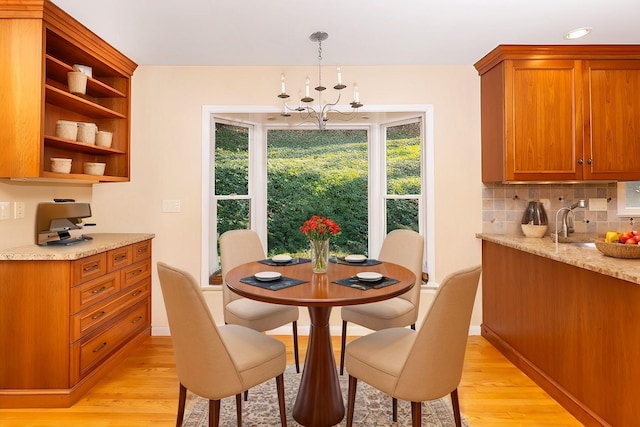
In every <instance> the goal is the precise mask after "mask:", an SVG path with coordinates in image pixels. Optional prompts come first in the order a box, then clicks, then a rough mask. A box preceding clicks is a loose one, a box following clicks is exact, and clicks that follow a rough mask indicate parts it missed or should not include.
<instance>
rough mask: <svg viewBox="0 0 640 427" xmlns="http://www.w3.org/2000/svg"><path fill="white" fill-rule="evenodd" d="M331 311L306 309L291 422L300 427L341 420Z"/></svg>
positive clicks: (318, 426)
mask: <svg viewBox="0 0 640 427" xmlns="http://www.w3.org/2000/svg"><path fill="white" fill-rule="evenodd" d="M330 314H331V307H309V317H310V318H311V331H310V332H309V346H308V347H307V356H306V359H305V362H304V370H303V371H302V379H301V380H300V388H299V390H298V396H297V397H296V403H295V405H294V406H293V418H294V419H295V420H296V421H297V422H298V423H300V424H302V425H303V426H308V427H330V426H335V425H336V424H339V423H340V421H342V419H343V418H344V402H343V400H342V392H341V391H340V381H339V380H338V371H337V370H336V361H335V359H334V356H333V348H332V345H331V333H330V330H329V315H330Z"/></svg>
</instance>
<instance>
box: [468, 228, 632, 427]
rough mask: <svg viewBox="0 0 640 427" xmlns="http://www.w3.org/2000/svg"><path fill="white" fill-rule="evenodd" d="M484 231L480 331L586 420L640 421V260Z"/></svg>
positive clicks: (589, 422)
mask: <svg viewBox="0 0 640 427" xmlns="http://www.w3.org/2000/svg"><path fill="white" fill-rule="evenodd" d="M478 238H481V239H482V240H483V242H482V269H483V270H482V300H483V323H482V335H483V336H484V337H485V338H487V339H488V340H489V341H490V342H491V343H492V344H493V345H494V346H495V347H496V348H498V349H499V350H500V351H501V352H502V353H503V354H504V355H505V356H506V357H507V358H509V360H511V361H512V362H513V363H514V364H515V365H516V366H518V367H519V368H520V369H521V370H522V371H523V372H525V373H526V374H527V375H528V376H529V377H531V378H532V379H533V380H534V381H536V382H537V383H538V384H539V385H540V386H541V387H542V388H543V389H544V390H545V391H547V392H548V393H549V394H550V395H551V396H552V397H553V398H554V399H556V400H557V401H558V402H559V403H560V404H562V405H563V406H564V407H565V408H566V409H567V410H568V411H569V412H571V413H572V414H573V415H574V416H575V417H576V418H577V419H578V420H580V421H581V422H582V423H584V424H585V425H587V426H600V425H602V426H616V427H617V426H621V427H622V426H634V425H640V411H638V409H637V400H638V397H639V396H640V366H639V362H640V321H639V316H640V260H634V259H617V258H610V257H607V256H605V255H603V254H602V253H600V252H599V251H598V250H597V249H595V248H588V247H577V246H573V245H569V244H560V245H559V246H558V252H556V245H555V243H554V242H552V240H551V239H550V238H549V237H545V238H540V239H538V238H526V237H524V236H507V235H493V234H478Z"/></svg>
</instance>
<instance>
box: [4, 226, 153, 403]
mask: <svg viewBox="0 0 640 427" xmlns="http://www.w3.org/2000/svg"><path fill="white" fill-rule="evenodd" d="M91 236H92V237H93V239H92V240H87V241H83V242H80V243H76V244H73V245H70V246H37V245H35V244H34V245H27V246H23V247H19V248H13V249H4V250H0V360H1V361H2V362H1V363H0V408H11V407H12V408H16V407H68V406H71V405H72V404H73V403H75V402H76V401H77V400H78V399H79V398H80V397H82V395H83V394H84V393H85V392H86V391H87V390H89V388H91V387H92V386H93V385H95V384H96V383H97V382H98V380H99V379H100V378H102V377H103V376H104V375H105V374H106V373H107V372H108V371H109V370H110V369H111V368H113V367H114V366H115V365H117V364H118V363H119V362H120V361H121V360H122V359H123V358H124V357H125V355H126V354H127V353H128V352H129V351H130V350H131V349H132V348H134V347H135V346H137V345H138V344H140V343H141V342H143V341H144V340H145V339H147V337H148V336H149V335H150V332H151V240H152V239H153V237H154V235H153V234H148V233H127V234H109V233H105V234H92V235H91Z"/></svg>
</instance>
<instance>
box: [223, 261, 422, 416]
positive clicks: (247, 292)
mask: <svg viewBox="0 0 640 427" xmlns="http://www.w3.org/2000/svg"><path fill="white" fill-rule="evenodd" d="M260 271H277V272H280V273H282V275H283V276H285V277H290V278H295V279H300V280H304V281H306V282H307V283H303V284H301V285H296V286H292V287H289V288H285V289H280V290H276V291H272V290H269V289H263V288H261V287H258V286H254V285H249V284H247V283H243V282H241V281H240V280H241V279H242V278H245V277H248V276H253V275H254V274H255V273H257V272H260ZM361 271H375V272H379V273H381V274H382V275H384V276H385V277H389V278H393V279H397V280H398V283H396V284H393V285H389V286H386V287H383V288H380V289H368V290H360V289H355V288H351V287H348V286H343V285H339V284H337V283H332V282H333V281H335V280H340V279H345V278H348V277H352V276H354V275H355V274H356V273H358V272H361ZM225 280H226V285H227V286H229V288H230V289H231V290H233V291H234V292H236V293H237V294H239V295H241V296H243V297H246V298H251V299H254V300H257V301H264V302H269V303H274V304H285V305H297V306H306V307H307V308H308V310H309V317H310V319H311V330H310V332H309V346H308V347H307V355H306V358H305V362H304V369H303V371H302V379H301V381H300V388H299V389H298V396H297V397H296V403H295V405H294V407H293V417H294V418H295V420H296V421H297V422H298V423H300V424H301V425H304V426H311V427H329V426H334V425H336V424H338V423H340V421H341V420H342V418H344V403H343V400H342V393H341V391H340V382H339V380H338V372H337V370H336V362H335V359H334V355H333V348H332V345H331V331H330V328H329V315H330V314H331V308H332V307H334V306H343V305H355V304H365V303H370V302H375V301H382V300H385V299H389V298H392V297H395V296H398V295H401V294H403V293H405V292H406V291H408V290H409V289H411V287H413V285H414V283H415V275H414V274H413V273H412V272H411V270H409V269H407V268H405V267H402V266H400V265H397V264H392V263H388V262H383V263H381V264H378V265H373V266H364V265H358V264H353V265H351V264H350V265H345V264H337V263H329V267H328V270H327V272H326V273H322V274H314V273H313V271H312V270H311V263H308V262H307V263H302V264H294V265H285V266H269V265H265V264H262V263H260V262H251V263H248V264H243V265H241V266H238V267H236V268H234V269H232V270H230V271H229V272H228V273H227V275H226V278H225Z"/></svg>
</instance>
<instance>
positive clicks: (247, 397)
mask: <svg viewBox="0 0 640 427" xmlns="http://www.w3.org/2000/svg"><path fill="white" fill-rule="evenodd" d="M247 399H249V390H245V391H244V401H245V402H246V401H247Z"/></svg>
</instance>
